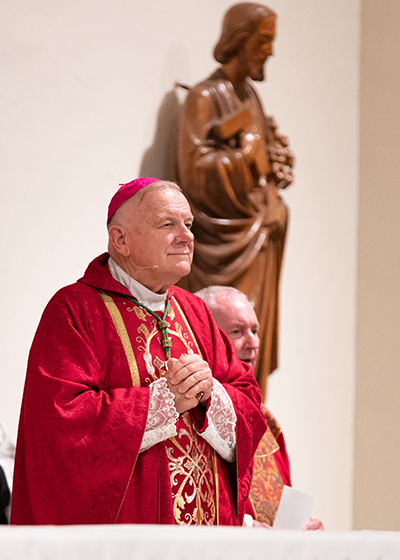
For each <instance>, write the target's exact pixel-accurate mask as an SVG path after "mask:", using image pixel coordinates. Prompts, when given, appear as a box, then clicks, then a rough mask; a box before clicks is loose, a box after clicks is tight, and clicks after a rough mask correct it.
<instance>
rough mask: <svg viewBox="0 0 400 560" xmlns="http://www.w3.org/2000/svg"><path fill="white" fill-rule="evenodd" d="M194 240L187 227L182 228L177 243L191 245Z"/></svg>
mask: <svg viewBox="0 0 400 560" xmlns="http://www.w3.org/2000/svg"><path fill="white" fill-rule="evenodd" d="M193 239H194V235H193V233H192V232H191V231H190V229H188V228H187V227H186V226H185V225H184V226H181V227H180V229H179V231H178V234H177V241H184V242H185V243H191V242H192V241H193Z"/></svg>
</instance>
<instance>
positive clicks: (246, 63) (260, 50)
mask: <svg viewBox="0 0 400 560" xmlns="http://www.w3.org/2000/svg"><path fill="white" fill-rule="evenodd" d="M274 39H275V17H273V16H269V17H267V18H264V19H263V20H261V22H260V24H259V26H258V27H257V29H256V30H255V32H254V33H253V35H251V36H250V37H249V38H248V39H247V41H246V42H245V44H244V45H243V48H242V49H241V51H240V52H239V54H238V57H239V61H240V64H241V67H242V68H243V70H244V71H245V73H246V75H247V76H248V77H249V78H251V79H252V80H256V81H259V82H262V81H263V80H264V65H265V62H266V60H267V58H268V57H269V56H272V55H273V54H274V51H273V42H274Z"/></svg>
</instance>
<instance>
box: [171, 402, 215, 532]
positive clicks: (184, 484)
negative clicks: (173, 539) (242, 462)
mask: <svg viewBox="0 0 400 560" xmlns="http://www.w3.org/2000/svg"><path fill="white" fill-rule="evenodd" d="M182 419H183V421H184V423H185V425H186V428H184V427H183V426H181V427H180V429H179V433H178V435H177V436H175V437H172V438H170V439H169V441H170V442H171V443H172V444H173V445H174V446H175V449H177V450H178V451H179V452H180V455H179V456H178V457H175V456H174V447H173V446H172V447H171V446H169V445H167V446H166V453H167V458H168V466H169V471H170V473H171V474H170V477H171V490H172V499H173V512H174V518H175V521H176V523H177V524H178V525H213V524H214V521H215V517H216V515H215V514H216V511H215V510H216V507H215V498H216V495H215V492H214V491H213V489H214V488H215V479H214V476H213V474H214V473H213V468H212V467H211V461H212V449H211V448H210V446H209V445H208V443H207V442H206V441H204V440H203V439H202V438H201V437H200V436H197V437H196V436H195V434H194V432H193V429H192V423H191V418H190V414H189V413H187V412H186V413H185V414H184V415H183V416H182Z"/></svg>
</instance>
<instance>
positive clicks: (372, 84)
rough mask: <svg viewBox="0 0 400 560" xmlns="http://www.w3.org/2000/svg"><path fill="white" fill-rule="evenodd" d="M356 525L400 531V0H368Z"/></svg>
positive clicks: (364, 10)
mask: <svg viewBox="0 0 400 560" xmlns="http://www.w3.org/2000/svg"><path fill="white" fill-rule="evenodd" d="M361 22H362V42H361V67H360V68H361V82H360V83H361V87H360V93H361V95H360V199H359V216H360V217H359V249H358V314H357V392H356V395H357V399H356V432H355V477H354V480H355V486H354V488H355V494H354V504H355V509H354V527H355V528H356V529H360V528H373V529H391V530H397V531H399V530H400V482H399V473H400V436H399V426H400V405H399V397H400V344H399V334H400V167H399V164H398V161H399V157H400V38H399V22H400V4H399V2H398V1H397V0H390V1H387V2H378V1H377V0H363V3H362V12H361Z"/></svg>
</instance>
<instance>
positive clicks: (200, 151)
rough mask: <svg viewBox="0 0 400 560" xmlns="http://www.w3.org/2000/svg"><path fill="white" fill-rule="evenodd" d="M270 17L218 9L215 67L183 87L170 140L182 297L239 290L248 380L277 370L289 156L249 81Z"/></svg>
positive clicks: (270, 33) (267, 45) (269, 47)
mask: <svg viewBox="0 0 400 560" xmlns="http://www.w3.org/2000/svg"><path fill="white" fill-rule="evenodd" d="M275 23H276V15H275V13H274V12H273V11H272V10H271V9H270V8H267V7H266V6H263V5H260V4H254V3H240V4H235V5H234V6H232V7H231V8H230V9H229V10H228V11H227V13H226V15H225V18H224V22H223V28H222V34H221V38H220V40H219V42H218V44H217V46H216V47H215V50H214V57H215V59H216V60H217V61H218V62H219V63H220V64H221V66H220V67H219V68H218V69H217V70H216V71H215V72H214V73H213V74H212V75H211V76H210V77H209V78H208V79H207V80H205V81H203V82H201V83H199V84H197V85H196V86H194V87H193V88H190V91H189V93H188V96H187V99H186V102H185V105H184V108H183V112H182V115H181V120H180V127H179V134H178V170H177V171H178V180H179V184H180V186H181V187H182V189H183V191H184V193H185V195H186V197H187V198H188V199H189V201H190V205H191V208H192V212H193V213H194V216H195V222H194V226H193V231H194V234H195V253H194V263H193V266H192V272H191V273H190V275H189V276H188V277H186V278H183V279H182V281H181V284H180V285H181V286H183V287H184V288H186V289H188V290H189V291H191V292H194V291H197V290H199V289H200V288H203V287H206V286H209V285H212V284H222V285H231V286H234V287H236V288H238V289H239V290H241V291H242V292H244V293H245V294H246V295H247V296H248V297H249V299H250V300H251V301H252V302H253V303H254V306H255V311H256V314H257V316H258V317H259V320H260V326H261V327H260V340H261V348H260V356H259V360H258V364H257V368H256V372H255V375H256V378H257V381H258V383H259V385H260V387H261V389H262V391H263V394H264V396H265V393H266V380H267V376H268V374H269V373H270V372H272V371H273V370H274V369H275V368H276V367H277V346H278V300H279V277H280V272H281V265H282V256H283V249H284V243H285V234H286V227H287V221H288V209H287V207H286V205H285V203H284V202H283V201H282V199H281V197H280V195H279V192H280V189H282V188H285V187H287V186H288V185H289V184H290V183H291V182H292V166H293V162H294V159H293V154H292V152H291V151H290V150H289V149H288V142H287V139H286V137H284V136H282V135H280V134H279V133H278V131H277V126H276V124H275V122H274V120H273V119H272V118H271V117H269V116H267V115H266V114H265V113H264V110H263V107H262V104H261V102H260V100H259V98H258V95H257V93H256V91H255V89H254V87H253V85H252V83H251V81H252V80H255V81H262V80H263V79H264V64H265V62H266V60H267V58H268V57H269V56H271V55H272V54H273V42H274V38H275Z"/></svg>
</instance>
